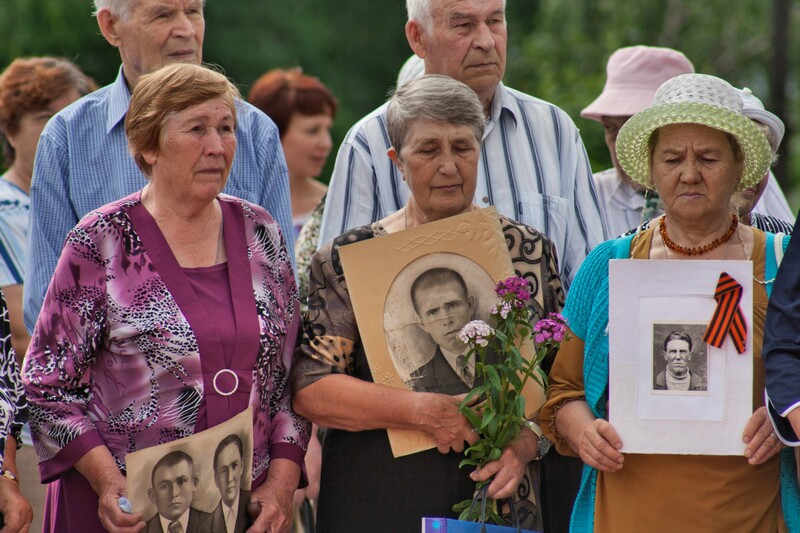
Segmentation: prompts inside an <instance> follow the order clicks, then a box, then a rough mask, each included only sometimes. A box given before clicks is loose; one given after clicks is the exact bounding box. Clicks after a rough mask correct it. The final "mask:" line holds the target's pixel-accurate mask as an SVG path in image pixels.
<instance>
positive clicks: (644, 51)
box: [581, 45, 694, 122]
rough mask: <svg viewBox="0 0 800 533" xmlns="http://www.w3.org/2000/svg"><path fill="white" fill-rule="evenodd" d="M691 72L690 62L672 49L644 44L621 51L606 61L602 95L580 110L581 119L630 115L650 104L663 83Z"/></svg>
mask: <svg viewBox="0 0 800 533" xmlns="http://www.w3.org/2000/svg"><path fill="white" fill-rule="evenodd" d="M692 73H694V65H692V62H691V61H689V59H688V58H687V57H686V56H685V55H683V54H682V53H681V52H678V51H677V50H673V49H672V48H660V47H654V46H644V45H637V46H628V47H625V48H620V49H619V50H617V51H616V52H614V53H613V54H611V57H609V58H608V64H607V65H606V85H605V87H603V92H602V93H600V96H598V97H597V99H596V100H595V101H594V102H592V103H591V104H589V105H588V106H587V107H586V108H585V109H584V110H583V111H581V116H582V117H583V118H588V119H590V120H596V121H598V122H599V121H600V119H601V118H602V117H603V116H607V117H629V116H633V115H635V114H636V113H638V112H639V111H641V110H642V109H645V108H646V107H649V106H650V105H651V104H652V103H653V97H654V96H655V94H656V91H657V90H658V88H659V87H661V84H662V83H664V82H665V81H667V80H669V79H671V78H674V77H675V76H678V75H680V74H692Z"/></svg>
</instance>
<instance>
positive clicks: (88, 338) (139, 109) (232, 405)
mask: <svg viewBox="0 0 800 533" xmlns="http://www.w3.org/2000/svg"><path fill="white" fill-rule="evenodd" d="M238 98H239V94H238V91H237V90H236V88H235V87H234V86H233V85H232V84H231V83H230V82H229V81H228V80H227V79H226V78H225V77H224V76H223V75H221V74H219V73H216V72H213V71H211V70H209V69H207V68H204V67H201V66H197V65H189V64H172V65H167V66H165V67H163V68H161V69H159V70H157V71H155V72H153V73H151V74H148V75H146V76H143V77H142V78H141V79H140V81H139V83H138V84H137V85H136V88H135V90H134V92H133V95H132V97H131V102H130V108H129V111H128V114H127V117H126V122H125V126H126V131H127V134H128V141H129V145H130V149H131V153H132V155H133V157H134V159H135V160H136V163H137V164H138V165H139V167H140V168H141V169H142V171H143V172H144V173H145V174H146V175H147V177H148V178H149V183H148V184H147V185H146V186H145V187H144V189H142V190H141V191H140V192H137V193H134V194H132V195H130V196H128V197H126V198H123V199H121V200H118V201H116V202H113V203H111V204H108V205H106V206H104V207H101V208H99V209H97V210H96V211H93V212H91V213H89V214H88V215H87V216H86V217H84V219H83V220H82V221H81V222H80V223H79V224H78V225H77V226H76V227H75V228H74V229H73V230H72V231H71V232H70V233H69V234H68V235H67V238H66V243H65V246H64V250H63V252H62V254H61V259H60V260H59V263H58V267H57V269H56V272H55V274H54V276H53V280H52V282H51V284H50V287H49V289H48V292H47V296H46V299H45V303H44V306H43V308H42V313H41V314H40V316H39V320H38V322H37V324H36V328H35V330H34V333H33V338H32V341H31V348H30V350H29V352H28V359H27V361H26V364H25V367H24V371H23V374H24V381H25V386H26V388H27V391H28V397H29V401H30V403H31V411H32V420H31V426H32V429H33V433H34V441H35V445H36V451H37V454H38V456H39V459H40V461H41V462H40V466H39V468H40V472H41V476H42V479H43V481H45V482H50V485H49V487H48V504H47V506H46V507H47V508H46V516H45V529H46V530H48V531H80V532H81V533H85V532H87V531H104V530H105V529H108V530H110V531H139V530H141V529H142V528H143V527H144V526H145V524H144V522H143V521H142V517H141V515H139V514H133V515H127V514H123V513H122V512H121V511H120V508H119V505H118V500H119V498H120V497H121V496H123V495H125V494H126V489H125V477H124V475H125V455H126V454H127V453H129V452H133V451H135V450H140V449H142V448H146V447H148V446H153V445H157V444H161V443H164V442H169V441H172V440H175V439H178V438H181V437H185V436H188V435H191V434H193V433H195V432H197V431H201V430H203V429H206V428H208V427H211V426H214V425H217V424H219V423H221V422H223V421H225V420H228V419H229V418H230V417H231V416H233V415H235V414H237V413H239V412H241V411H243V410H245V409H246V408H247V407H248V406H252V407H253V426H254V444H253V446H254V458H253V491H252V503H251V508H252V514H254V515H255V514H258V513H259V512H260V514H258V517H257V518H256V519H255V523H254V524H253V528H252V529H251V530H250V531H267V530H269V531H271V532H273V533H275V532H285V531H288V529H289V526H290V521H291V504H292V494H293V492H294V490H295V489H296V488H297V486H298V483H299V480H300V465H301V463H302V460H303V455H304V450H305V446H306V443H307V441H308V432H309V429H310V427H309V424H308V422H307V421H305V420H304V419H302V418H300V417H298V416H297V415H295V414H294V413H293V412H292V409H291V402H290V398H289V388H288V386H287V379H288V375H289V371H290V368H291V360H292V351H293V349H294V346H295V340H296V337H297V332H298V324H299V316H298V308H297V306H298V302H297V291H296V288H295V284H294V277H293V273H292V267H291V262H290V259H289V256H288V255H287V251H286V247H285V244H284V240H283V237H282V236H281V233H280V231H279V229H278V225H277V224H276V223H275V221H274V220H273V219H272V217H271V216H270V215H269V214H268V213H267V212H266V211H264V210H263V209H262V208H260V207H258V206H256V205H252V204H250V203H248V202H245V201H244V200H240V199H237V198H234V197H230V196H226V195H224V194H221V191H222V189H223V187H224V185H225V182H226V180H227V178H228V174H229V173H230V171H231V166H232V164H233V159H234V152H235V150H236V136H235V134H234V132H235V128H236V107H237V105H242V104H241V103H237V102H236V100H237V99H238ZM109 179H113V176H109ZM254 504H257V507H256V506H255V505H254ZM104 528H105V529H104Z"/></svg>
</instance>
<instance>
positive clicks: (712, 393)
mask: <svg viewBox="0 0 800 533" xmlns="http://www.w3.org/2000/svg"><path fill="white" fill-rule="evenodd" d="M722 272H727V273H728V274H730V275H731V276H732V277H733V278H734V279H735V280H737V281H738V282H739V283H740V284H741V285H742V288H743V290H742V298H741V301H740V302H739V307H740V309H741V311H742V314H743V316H744V322H745V327H746V330H747V340H746V345H745V352H744V353H741V354H740V353H738V351H737V350H736V347H735V346H734V343H733V341H732V340H731V339H730V336H726V337H725V340H724V343H723V344H722V347H721V348H716V347H714V346H711V345H709V344H707V343H706V342H705V341H704V340H703V336H704V334H705V331H706V329H707V327H708V324H709V322H710V320H711V318H712V316H713V315H714V310H715V309H716V306H717V302H716V300H715V299H714V293H715V291H716V288H717V283H718V281H719V278H720V274H721V273H722ZM752 276H753V267H752V263H751V262H750V261H692V260H685V261H659V260H648V261H641V260H631V259H628V260H612V261H611V263H610V264H609V406H608V412H609V421H610V422H611V424H612V426H614V428H615V429H616V431H617V433H618V434H619V436H620V438H621V440H622V443H623V449H622V451H623V452H625V453H655V454H702V455H743V453H744V449H745V444H744V443H743V442H742V432H743V431H744V428H745V425H746V424H747V421H748V420H749V418H750V416H751V415H752V412H753V341H752V315H753V294H752Z"/></svg>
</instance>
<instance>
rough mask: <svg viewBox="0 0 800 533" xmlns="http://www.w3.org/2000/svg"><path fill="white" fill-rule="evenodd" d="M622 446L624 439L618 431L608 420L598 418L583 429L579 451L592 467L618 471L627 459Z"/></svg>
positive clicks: (582, 458)
mask: <svg viewBox="0 0 800 533" xmlns="http://www.w3.org/2000/svg"><path fill="white" fill-rule="evenodd" d="M620 448H622V440H621V439H620V438H619V435H617V432H616V431H615V430H614V428H613V427H612V426H611V424H609V423H608V421H607V420H605V419H603V418H598V419H596V420H594V421H593V422H592V423H590V424H589V425H588V426H586V428H585V429H584V430H583V434H582V435H581V439H580V449H579V450H578V453H579V454H580V456H581V460H582V461H583V462H584V463H586V464H587V465H589V466H591V467H592V468H596V469H598V470H602V471H603V472H616V471H617V470H621V469H622V462H623V461H624V460H625V457H624V456H623V455H622V454H621V453H620V452H619V450H620Z"/></svg>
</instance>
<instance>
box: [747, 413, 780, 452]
mask: <svg viewBox="0 0 800 533" xmlns="http://www.w3.org/2000/svg"><path fill="white" fill-rule="evenodd" d="M742 440H743V441H744V442H745V443H746V444H747V447H746V448H745V449H744V456H745V457H747V461H748V462H749V463H750V464H751V465H760V464H761V463H763V462H764V461H766V460H767V459H769V458H770V457H772V456H773V455H775V454H776V453H778V452H779V451H780V450H781V449H782V448H783V447H784V445H783V443H782V442H781V441H780V440H779V439H778V436H777V435H775V431H773V428H772V422H770V420H769V416H767V408H766V407H759V408H758V409H756V411H755V412H754V413H753V415H752V416H751V417H750V420H748V421H747V425H746V426H745V428H744V433H742Z"/></svg>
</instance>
